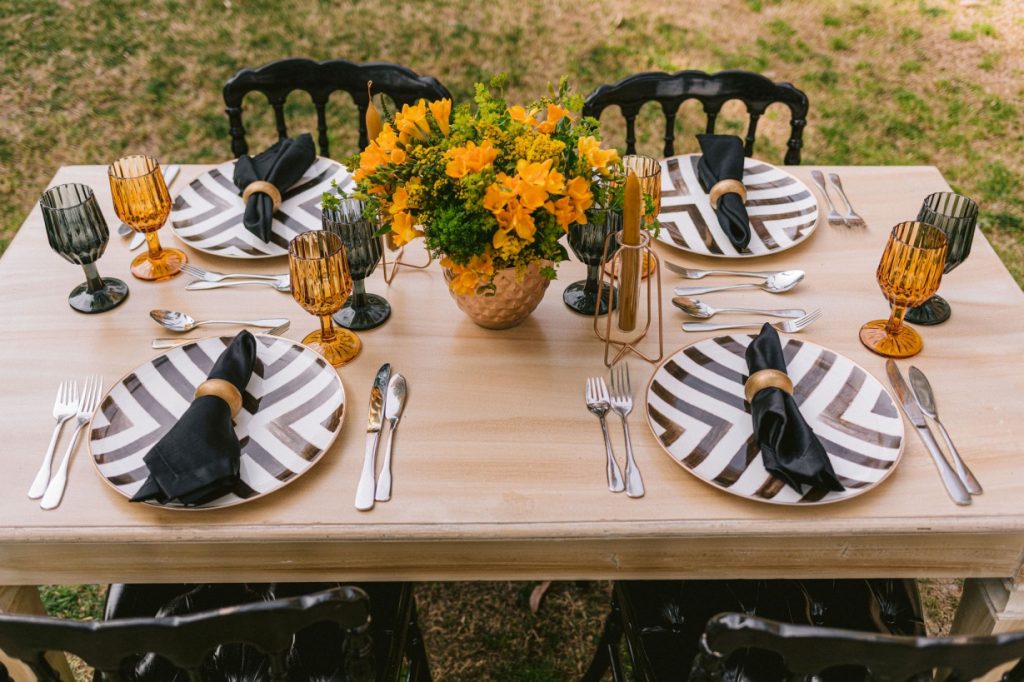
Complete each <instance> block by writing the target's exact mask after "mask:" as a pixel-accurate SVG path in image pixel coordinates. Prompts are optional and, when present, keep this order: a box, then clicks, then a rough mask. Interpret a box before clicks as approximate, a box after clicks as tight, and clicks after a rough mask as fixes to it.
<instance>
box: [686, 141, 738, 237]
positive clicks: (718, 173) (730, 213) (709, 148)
mask: <svg viewBox="0 0 1024 682" xmlns="http://www.w3.org/2000/svg"><path fill="white" fill-rule="evenodd" d="M697 141H698V142H699V143H700V150H701V152H702V156H701V157H700V160H699V161H698V162H697V179H698V180H700V184H701V187H703V188H704V191H705V192H709V193H710V192H711V188H712V187H714V185H715V183H717V182H719V181H720V180H739V181H740V182H743V140H741V139H740V138H738V137H736V136H735V135H698V136H697ZM715 214H716V215H717V216H718V224H719V225H721V226H722V231H723V232H725V236H726V237H728V238H729V241H730V242H732V245H733V246H735V247H736V248H737V249H738V250H742V249H745V248H747V244H749V243H750V218H749V217H747V207H746V206H744V205H743V198H742V197H741V196H740V195H739V194H735V193H729V194H726V195H724V196H722V198H721V199H719V200H718V208H716V209H715Z"/></svg>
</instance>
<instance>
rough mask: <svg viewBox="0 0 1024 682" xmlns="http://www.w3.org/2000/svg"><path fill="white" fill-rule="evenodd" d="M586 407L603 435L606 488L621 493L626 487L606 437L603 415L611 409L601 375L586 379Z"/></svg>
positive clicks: (606, 429) (605, 423)
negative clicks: (606, 467) (606, 465)
mask: <svg viewBox="0 0 1024 682" xmlns="http://www.w3.org/2000/svg"><path fill="white" fill-rule="evenodd" d="M586 400H587V409H588V410H590V411H591V412H592V413H593V414H594V415H595V416H596V417H597V418H598V419H600V420H601V434H602V435H604V453H605V456H606V457H607V458H608V490H611V491H612V492H613V493H621V492H622V491H623V490H625V489H626V485H625V484H624V483H623V482H622V472H621V471H619V464H618V462H616V461H615V455H614V454H613V453H612V441H611V439H610V438H609V437H608V423H607V422H606V421H605V419H604V418H605V415H607V414H608V410H610V409H611V405H609V404H608V386H607V385H605V383H604V379H602V378H601V377H590V378H588V379H587V393H586Z"/></svg>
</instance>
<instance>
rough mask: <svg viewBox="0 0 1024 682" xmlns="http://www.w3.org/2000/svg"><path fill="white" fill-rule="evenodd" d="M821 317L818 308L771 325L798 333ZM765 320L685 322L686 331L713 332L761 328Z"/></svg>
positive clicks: (780, 329) (781, 329) (784, 330)
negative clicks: (801, 315)
mask: <svg viewBox="0 0 1024 682" xmlns="http://www.w3.org/2000/svg"><path fill="white" fill-rule="evenodd" d="M819 317H821V308H817V309H815V310H812V311H811V312H809V313H807V314H806V315H804V316H803V317H801V318H799V319H796V320H784V321H782V322H772V323H771V325H772V326H773V327H775V328H776V329H778V330H779V331H780V332H785V333H786V334H796V333H797V332H799V331H803V330H804V329H806V328H807V327H810V326H811V325H812V324H814V323H815V322H816V321H817V320H818V318H819ZM763 324H764V323H763V322H741V323H738V324H730V323H727V322H726V323H722V324H718V323H716V322H683V331H684V332H713V331H718V330H719V329H746V328H748V327H756V328H758V329H760V328H761V326H762V325H763Z"/></svg>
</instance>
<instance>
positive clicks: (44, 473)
mask: <svg viewBox="0 0 1024 682" xmlns="http://www.w3.org/2000/svg"><path fill="white" fill-rule="evenodd" d="M77 412H78V382H77V381H62V382H60V387H59V388H58V389H57V399H56V401H54V403H53V418H54V419H56V420H57V423H56V424H55V425H54V427H53V435H52V436H50V445H49V447H47V448H46V457H44V458H43V463H42V465H41V466H40V467H39V471H38V472H37V473H36V478H35V480H34V481H32V487H31V488H29V489H28V496H29V498H30V499H33V500H38V499H39V498H40V497H42V496H43V493H45V492H46V484H47V483H49V482H50V470H51V469H52V468H53V451H54V450H56V449H57V439H58V438H60V432H61V429H63V428H64V422H66V421H67V420H69V419H71V418H72V417H74V416H75V414H76V413H77Z"/></svg>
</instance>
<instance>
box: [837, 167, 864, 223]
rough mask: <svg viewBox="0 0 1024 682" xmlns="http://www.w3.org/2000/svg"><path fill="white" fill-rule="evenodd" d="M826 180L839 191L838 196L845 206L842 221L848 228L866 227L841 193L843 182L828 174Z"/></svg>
mask: <svg viewBox="0 0 1024 682" xmlns="http://www.w3.org/2000/svg"><path fill="white" fill-rule="evenodd" d="M828 179H829V180H831V181H832V184H833V185H835V187H836V189H837V190H839V196H841V197H842V198H843V202H844V203H845V204H846V215H844V216H843V220H845V221H846V224H847V225H849V226H850V227H864V226H866V225H867V223H866V222H864V219H863V218H861V217H860V215H858V214H857V212H856V211H854V210H853V204H851V203H850V198H849V197H848V196H846V192H845V191H843V181H842V180H840V179H839V175H838V174H837V173H829V174H828Z"/></svg>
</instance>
